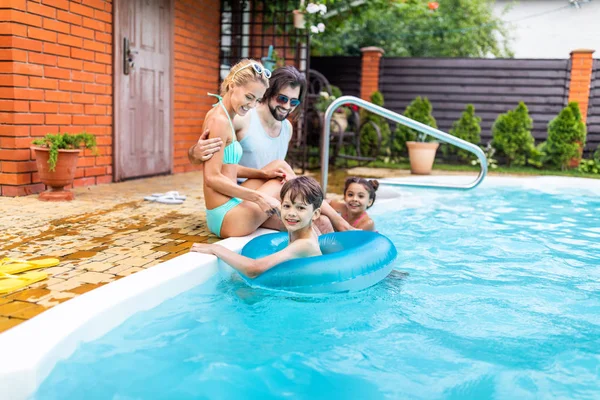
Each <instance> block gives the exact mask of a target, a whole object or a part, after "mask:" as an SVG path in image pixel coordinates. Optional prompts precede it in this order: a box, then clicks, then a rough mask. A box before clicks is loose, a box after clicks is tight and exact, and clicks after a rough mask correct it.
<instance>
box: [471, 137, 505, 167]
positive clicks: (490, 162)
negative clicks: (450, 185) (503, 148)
mask: <svg viewBox="0 0 600 400" xmlns="http://www.w3.org/2000/svg"><path fill="white" fill-rule="evenodd" d="M481 150H483V154H485V159H486V161H487V166H488V168H490V169H496V168H498V161H497V160H496V159H495V158H494V154H495V153H496V149H494V148H493V147H492V144H491V143H490V142H488V144H487V145H486V146H485V147H482V148H481ZM477 164H481V161H479V158H477V159H476V160H472V161H471V165H477Z"/></svg>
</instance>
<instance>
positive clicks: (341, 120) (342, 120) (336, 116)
mask: <svg viewBox="0 0 600 400" xmlns="http://www.w3.org/2000/svg"><path fill="white" fill-rule="evenodd" d="M331 121H336V122H337V123H338V124H339V125H340V128H341V129H342V132H345V131H346V128H347V127H348V116H347V115H346V113H344V112H334V113H333V115H332V116H331ZM331 129H334V127H333V126H332V127H331Z"/></svg>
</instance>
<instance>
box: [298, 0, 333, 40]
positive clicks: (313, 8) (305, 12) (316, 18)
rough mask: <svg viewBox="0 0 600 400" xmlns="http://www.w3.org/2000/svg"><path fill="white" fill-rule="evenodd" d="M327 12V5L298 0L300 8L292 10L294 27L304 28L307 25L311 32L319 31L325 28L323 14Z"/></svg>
mask: <svg viewBox="0 0 600 400" xmlns="http://www.w3.org/2000/svg"><path fill="white" fill-rule="evenodd" d="M326 12H327V6H326V5H325V4H320V3H310V2H309V3H308V4H305V1H304V0H300V8H299V9H297V10H294V11H293V12H292V15H293V18H294V28H296V29H306V26H307V25H308V26H309V27H310V31H311V33H321V32H323V31H324V30H325V24H324V23H323V15H325V13H326Z"/></svg>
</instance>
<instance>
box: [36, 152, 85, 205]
mask: <svg viewBox="0 0 600 400" xmlns="http://www.w3.org/2000/svg"><path fill="white" fill-rule="evenodd" d="M32 150H35V162H36V165H37V169H38V173H39V174H40V180H41V181H42V183H44V184H45V185H46V186H48V190H47V191H45V192H42V193H40V196H39V199H40V200H43V201H70V200H73V199H74V198H75V195H74V194H73V192H71V191H69V190H67V189H65V186H68V185H70V184H71V183H73V179H75V169H76V168H77V158H78V157H79V153H80V152H81V150H79V149H76V150H58V159H57V161H56V168H55V169H54V171H50V165H48V159H49V158H50V150H49V149H46V148H42V147H32Z"/></svg>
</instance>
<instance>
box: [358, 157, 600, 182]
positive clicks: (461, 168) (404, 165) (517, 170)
mask: <svg viewBox="0 0 600 400" xmlns="http://www.w3.org/2000/svg"><path fill="white" fill-rule="evenodd" d="M356 166H358V163H356V162H352V161H349V162H348V167H356ZM363 166H366V167H369V168H389V169H405V170H407V169H410V164H409V163H408V161H407V162H399V163H385V162H383V161H374V162H371V163H369V164H367V165H363ZM433 170H434V171H435V170H438V171H453V172H478V171H479V166H472V165H461V164H444V163H439V162H436V163H435V164H434V166H433ZM488 172H491V173H493V174H507V175H554V176H571V177H578V178H592V179H600V175H598V174H590V173H585V172H580V171H578V170H576V169H569V170H564V171H561V170H555V169H537V168H533V167H503V166H501V167H498V168H494V169H489V170H488Z"/></svg>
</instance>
